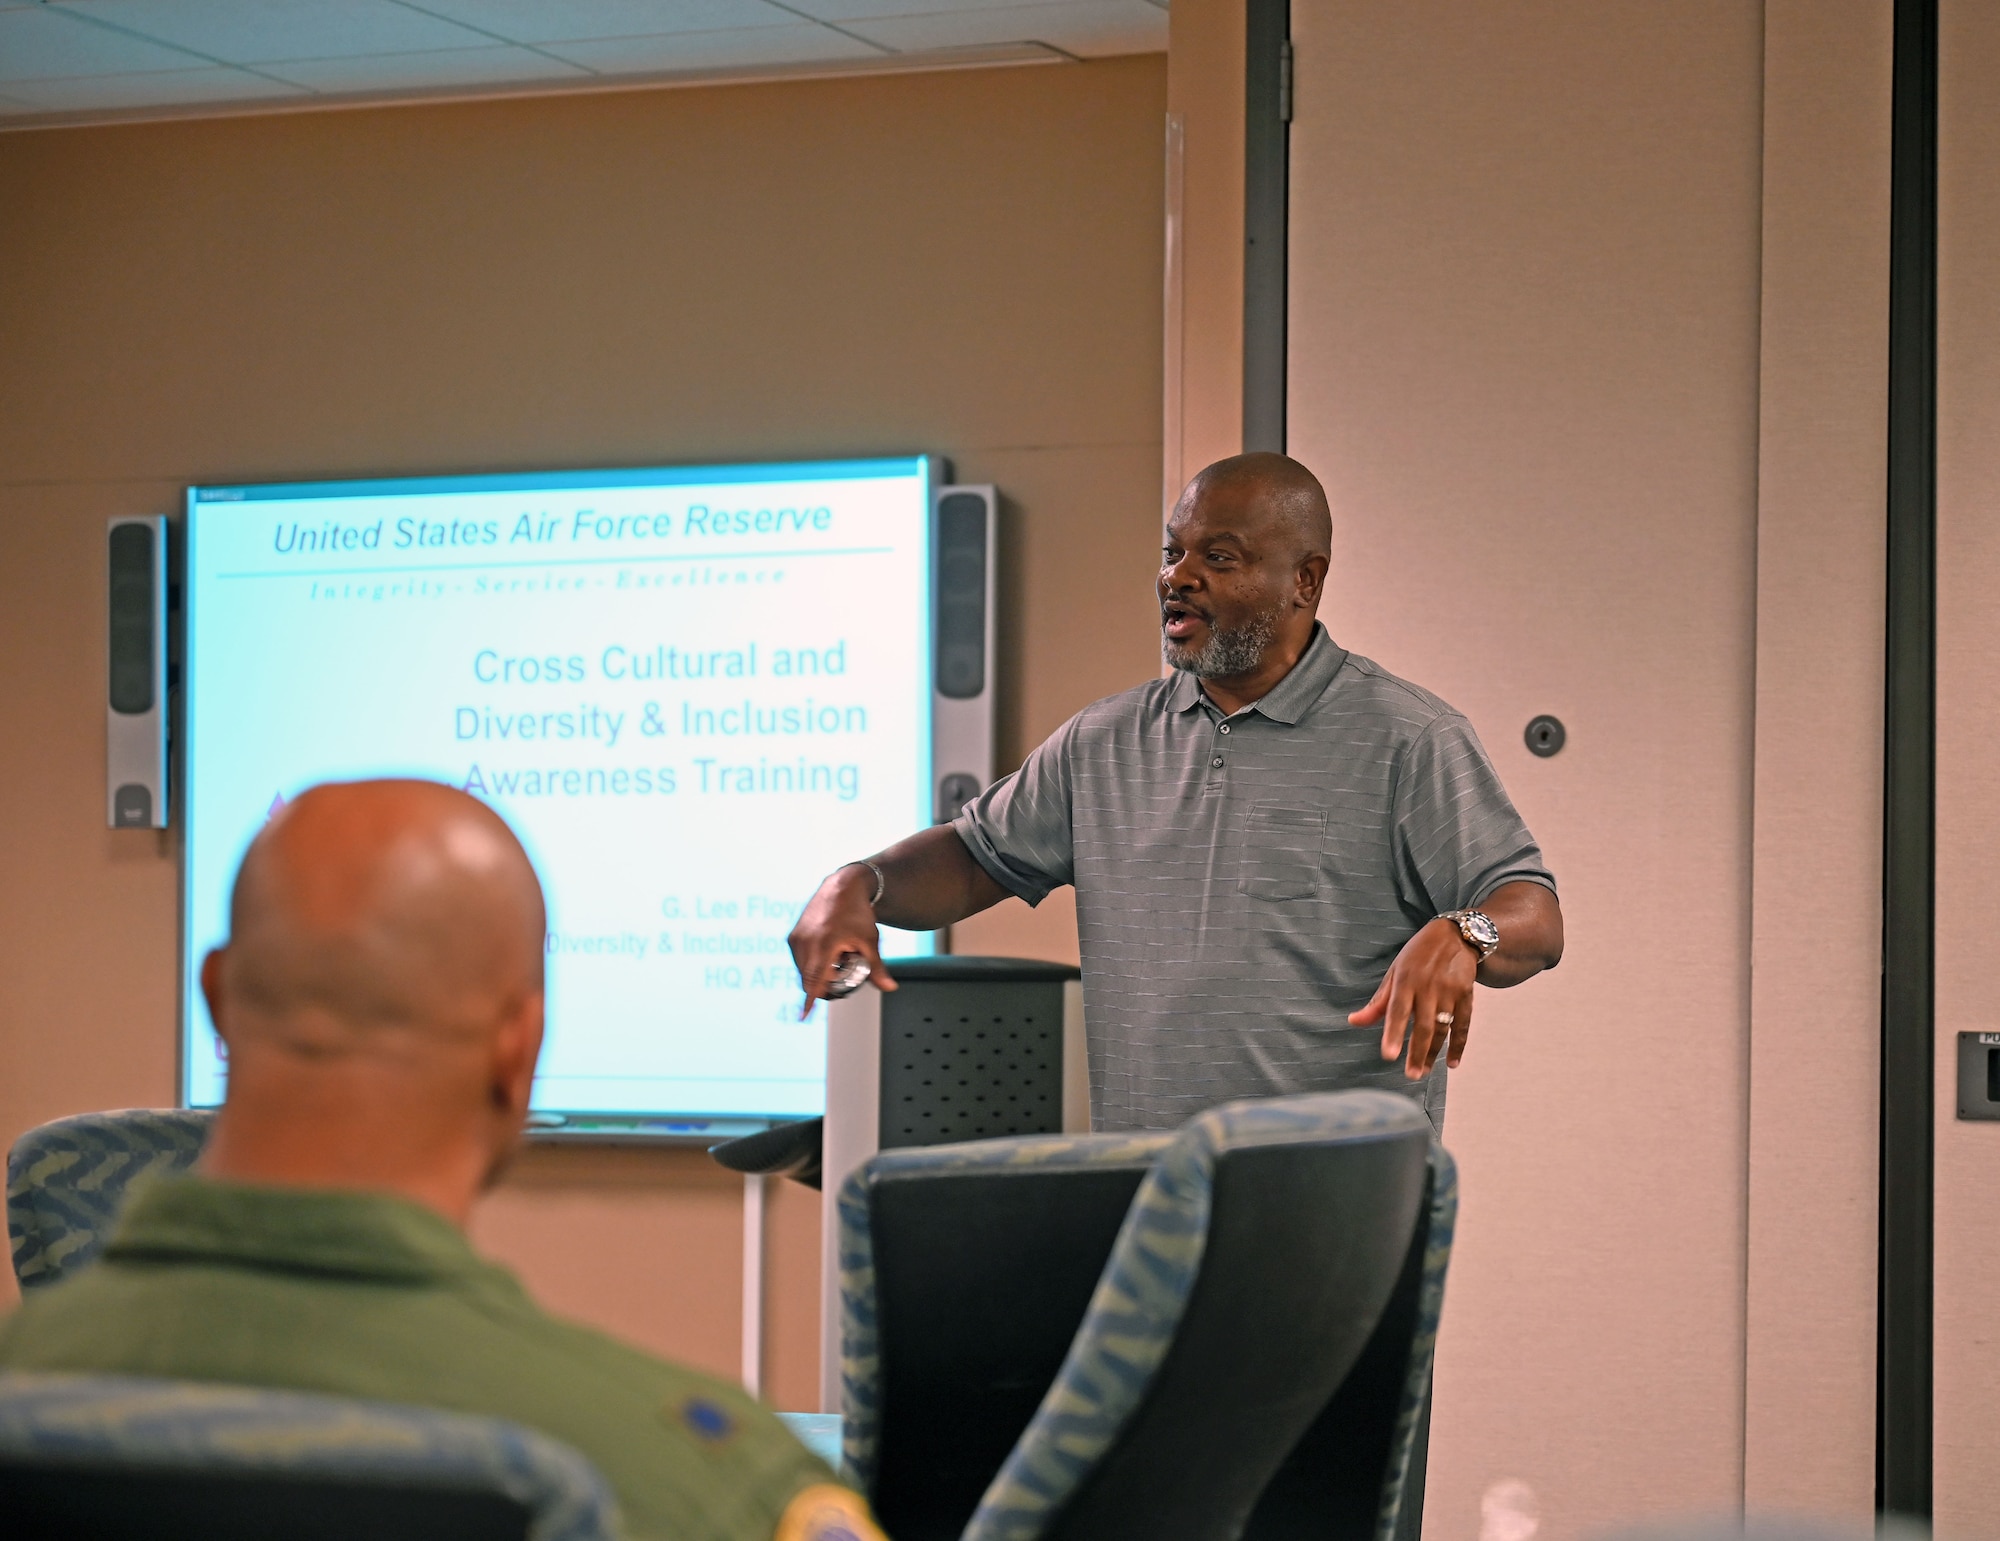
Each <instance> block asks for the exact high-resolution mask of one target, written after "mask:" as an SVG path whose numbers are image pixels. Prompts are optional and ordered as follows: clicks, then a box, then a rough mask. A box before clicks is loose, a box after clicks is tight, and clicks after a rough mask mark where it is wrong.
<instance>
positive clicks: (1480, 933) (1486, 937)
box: [1465, 911, 1500, 952]
mask: <svg viewBox="0 0 2000 1541" xmlns="http://www.w3.org/2000/svg"><path fill="white" fill-rule="evenodd" d="M1465 934H1466V936H1467V937H1468V938H1469V939H1470V940H1471V941H1472V943H1473V944H1474V945H1475V946H1476V947H1478V948H1479V950H1480V951H1481V952H1491V951H1492V950H1493V949H1494V948H1496V947H1498V946H1499V945H1500V928H1499V927H1498V926H1496V925H1494V924H1493V922H1492V921H1491V920H1489V919H1488V918H1487V917H1486V916H1484V915H1481V914H1479V913H1478V912H1477V911H1474V912H1473V913H1472V914H1470V915H1468V916H1466V917H1465Z"/></svg>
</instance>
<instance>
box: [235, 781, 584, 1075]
mask: <svg viewBox="0 0 2000 1541" xmlns="http://www.w3.org/2000/svg"><path fill="white" fill-rule="evenodd" d="M229 928H230V945H229V976H230V982H231V985H232V993H233V994H234V995H235V996H236V997H237V1000H238V1004H239V1009H240V1010H242V1011H243V1012H245V1013H246V1017H245V1025H246V1027H249V1028H250V1029H251V1030H253V1031H256V1032H258V1033H261V1034H264V1035H267V1036H268V1037H269V1038H270V1039H271V1040H272V1041H273V1042H274V1044H276V1045H277V1046H280V1047H283V1048H286V1049H289V1050H291V1051H292V1052H295V1053H301V1054H338V1053H350V1052H362V1051H364V1050H366V1049H367V1048H368V1046H369V1040H370V1039H371V1037H374V1036H378V1035H380V1034H383V1033H389V1032H399V1031H400V1032H408V1033H429V1034H445V1035H451V1034H461V1033H464V1032H467V1031H476V1030H477V1028H478V1025H479V1023H480V1022H481V1021H482V1020H483V1018H484V1016H485V1015H486V1014H487V1011H488V1008H489V1007H490V1006H491V1005H493V1004H495V1003H496V1001H497V999H498V998H499V997H502V996H506V995H509V994H513V995H519V994H523V993H527V992H530V991H533V992H539V991H540V990H541V987H542V936H543V930H544V918H543V911H542V890H541V885H540V884H539V883H538V882H537V881H536V879H535V869H534V867H533V866H532V865H530V864H529V861H528V855H527V852H525V851H523V850H522V849H521V843H520V842H519V841H518V840H516V839H515V838H514V832H513V831H512V830H510V829H509V828H508V827H507V826H506V824H505V823H504V822H502V820H501V819H500V816H499V815H498V814H496V813H494V812H493V810H492V809H490V808H488V807H487V806H486V805H485V804H484V803H481V802H479V801H478V800H477V799H475V798H472V797H468V796H467V795H466V794H465V793H463V792H459V791H455V790H453V789H452V788H450V787H446V786H439V785H438V784H436V783H434V782H429V781H361V782H351V783H346V784H336V785H329V786H321V787H315V788H313V789H312V790H311V791H309V792H307V793H305V794H304V795H303V796H301V797H299V798H297V799H295V800H294V801H293V802H291V803H289V804H287V805H286V807H285V808H284V809H283V810H282V811H281V812H280V813H279V814H278V815H277V816H276V817H275V818H273V819H272V820H271V822H270V823H269V824H267V825H266V826H265V827H264V829H263V832H262V833H261V834H259V835H258V836H257V838H256V839H255V840H254V841H252V842H251V845H250V850H249V853H248V854H247V855H246V856H245V857H244V858H243V866H242V869H241V870H240V871H239V872H238V873H237V876H236V890H235V893H234V895H233V896H232V898H231V901H230V906H229Z"/></svg>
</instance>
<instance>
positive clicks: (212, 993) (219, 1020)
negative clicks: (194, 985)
mask: <svg viewBox="0 0 2000 1541" xmlns="http://www.w3.org/2000/svg"><path fill="white" fill-rule="evenodd" d="M228 951H229V949H228V948H227V947H214V948H210V949H209V954H208V956H207V957H205V958H203V959H202V960H201V998H202V999H203V1000H205V1001H207V1002H208V1020H209V1021H211V1022H213V1023H214V1024H215V1036H216V1037H218V1038H220V1039H221V1040H222V1047H223V1050H224V1052H225V1053H226V1052H227V1051H228V1048H229V1013H228V1011H227V1010H226V1009H225V1003H226V1002H227V1000H228V996H227V995H226V994H225V992H224V989H223V981H222V973H223V968H224V961H223V954H224V953H226V952H228Z"/></svg>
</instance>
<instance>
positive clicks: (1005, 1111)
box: [710, 957, 1090, 1413]
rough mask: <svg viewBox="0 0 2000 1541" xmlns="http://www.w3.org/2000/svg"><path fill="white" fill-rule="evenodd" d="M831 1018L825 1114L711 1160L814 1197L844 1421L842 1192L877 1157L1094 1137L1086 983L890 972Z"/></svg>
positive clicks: (918, 962) (1065, 972)
mask: <svg viewBox="0 0 2000 1541" xmlns="http://www.w3.org/2000/svg"><path fill="white" fill-rule="evenodd" d="M888 966H889V972H890V973H891V974H892V975H894V976H895V979H896V983H897V986H898V988H897V989H896V990H894V991H891V992H887V993H885V992H883V991H881V990H877V989H875V988H874V987H873V986H871V985H863V986H862V987H861V988H860V989H859V990H857V991H855V992H854V994H852V995H850V996H848V997H847V998H846V999H845V1000H838V1001H831V1002H829V1003H828V1004H827V1010H826V1114H825V1117H824V1118H823V1119H821V1118H814V1119H805V1120H801V1121H800V1122H797V1123H791V1124H780V1125H778V1126H777V1127H776V1128H774V1129H768V1130H766V1131H764V1132H763V1133H761V1134H753V1135H746V1136H745V1137H743V1138H742V1139H739V1140H729V1141H726V1142H725V1143H723V1144H721V1145H718V1146H716V1147H715V1148H714V1149H713V1150H712V1151H711V1152H710V1154H711V1155H713V1156H714V1157H715V1159H716V1160H717V1161H719V1162H720V1163H721V1164H722V1165H723V1166H726V1167H728V1168H729V1169H730V1170H731V1171H736V1172H748V1173H757V1174H761V1175H764V1176H770V1177H790V1178H792V1179H793V1180H794V1181H797V1182H801V1183H804V1184H806V1185H807V1186H808V1187H814V1188H818V1189H819V1190H820V1194H821V1198H820V1204H821V1209H820V1380H819V1400H820V1408H821V1410H822V1411H824V1412H829V1413H837V1412H839V1411H840V1410H841V1409H840V1220H839V1207H838V1206H839V1202H840V1185H841V1184H842V1183H843V1182H845V1181H846V1180H847V1176H848V1174H849V1173H850V1172H852V1171H853V1170H854V1169H855V1168H856V1167H858V1166H860V1165H861V1164H862V1163H863V1162H864V1161H866V1160H867V1159H868V1158H869V1157H870V1156H872V1155H874V1154H875V1153H876V1152H877V1151H878V1150H895V1149H898V1148H900V1147H903V1146H908V1145H947V1144H953V1143H956V1142H958V1141H961V1140H986V1139H999V1138H1001V1137H1003V1136H1006V1135H1013V1134H1063V1133H1075V1134H1083V1133H1088V1132H1089V1129H1090V1066H1089V1060H1088V1058H1087V1056H1086V1054H1085V1051H1084V1036H1083V982H1082V981H1083V976H1082V974H1081V973H1080V972H1079V971H1078V970H1077V969H1076V968H1075V967H1073V966H1071V965H1069V964H1066V963H1042V962H1037V961H1035V960H1033V959H1028V958H966V957H936V958H900V959H899V958H891V959H889V960H888Z"/></svg>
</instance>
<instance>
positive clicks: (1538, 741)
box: [1524, 714, 1569, 760]
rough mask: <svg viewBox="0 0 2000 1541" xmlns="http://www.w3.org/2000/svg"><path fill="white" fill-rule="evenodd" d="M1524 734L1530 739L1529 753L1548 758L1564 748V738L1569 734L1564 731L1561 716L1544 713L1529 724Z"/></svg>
mask: <svg viewBox="0 0 2000 1541" xmlns="http://www.w3.org/2000/svg"><path fill="white" fill-rule="evenodd" d="M1524 736H1525V737H1526V738H1527V740H1528V753H1530V754H1536V755H1540V756H1541V757H1542V758H1543V759H1544V760H1546V759H1547V758H1548V757H1549V756H1550V755H1552V754H1554V753H1555V752H1556V751H1557V750H1559V749H1561V748H1562V746H1563V740H1564V739H1565V738H1567V737H1568V736H1569V735H1568V734H1567V733H1565V732H1564V731H1563V725H1562V721H1561V719H1560V718H1556V717H1550V716H1547V715H1546V714H1544V715H1543V716H1540V717H1537V718H1536V719H1535V720H1534V721H1533V722H1531V723H1529V724H1528V731H1527V733H1526V734H1525V735H1524Z"/></svg>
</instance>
